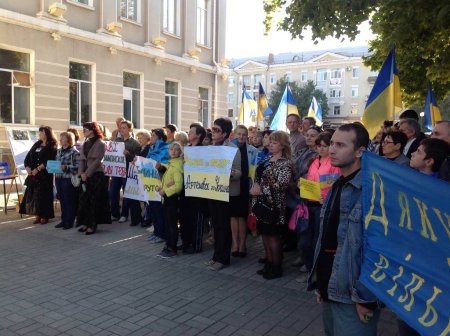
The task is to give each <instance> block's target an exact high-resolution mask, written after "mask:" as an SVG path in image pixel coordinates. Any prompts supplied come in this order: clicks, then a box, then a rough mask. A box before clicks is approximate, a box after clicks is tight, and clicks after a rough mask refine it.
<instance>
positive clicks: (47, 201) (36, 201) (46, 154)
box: [20, 126, 57, 224]
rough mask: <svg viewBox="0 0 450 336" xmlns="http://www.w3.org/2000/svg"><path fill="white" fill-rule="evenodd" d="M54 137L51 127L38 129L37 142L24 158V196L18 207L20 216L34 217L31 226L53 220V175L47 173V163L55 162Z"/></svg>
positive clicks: (55, 147) (55, 148)
mask: <svg viewBox="0 0 450 336" xmlns="http://www.w3.org/2000/svg"><path fill="white" fill-rule="evenodd" d="M56 151H57V142H56V137H55V135H54V134H53V131H52V129H51V127H49V126H41V127H39V140H38V141H37V142H36V143H35V144H34V145H33V146H32V147H31V149H30V151H29V152H28V154H27V156H26V157H25V161H24V165H25V169H26V170H27V173H28V176H27V178H26V179H25V186H26V187H27V188H26V190H25V195H24V199H23V202H22V204H21V205H20V213H21V214H29V215H35V216H36V218H35V220H34V222H33V224H47V223H48V220H49V218H54V217H55V214H54V211H53V174H49V173H48V172H47V161H48V160H55V158H56Z"/></svg>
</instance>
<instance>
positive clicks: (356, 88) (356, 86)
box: [352, 85, 359, 98]
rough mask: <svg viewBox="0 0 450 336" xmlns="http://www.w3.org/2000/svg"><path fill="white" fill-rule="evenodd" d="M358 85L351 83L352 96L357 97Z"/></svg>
mask: <svg viewBox="0 0 450 336" xmlns="http://www.w3.org/2000/svg"><path fill="white" fill-rule="evenodd" d="M358 91H359V89H358V85H352V97H354V98H356V97H358Z"/></svg>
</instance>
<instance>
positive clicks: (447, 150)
mask: <svg viewBox="0 0 450 336" xmlns="http://www.w3.org/2000/svg"><path fill="white" fill-rule="evenodd" d="M420 144H421V145H422V146H423V149H424V152H425V159H433V160H434V163H433V167H431V169H432V170H433V172H437V171H439V169H441V166H442V164H443V163H444V161H445V159H446V158H447V157H448V156H449V155H450V144H448V142H447V141H444V140H441V139H433V138H429V139H423V140H422V141H421V142H420Z"/></svg>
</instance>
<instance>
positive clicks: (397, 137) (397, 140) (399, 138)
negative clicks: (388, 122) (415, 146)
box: [384, 131, 408, 152]
mask: <svg viewBox="0 0 450 336" xmlns="http://www.w3.org/2000/svg"><path fill="white" fill-rule="evenodd" d="M386 137H390V138H391V139H392V141H393V142H394V145H396V144H400V152H403V149H404V148H405V146H406V143H407V142H408V137H407V136H406V135H405V133H403V132H400V131H390V132H387V133H386V134H385V136H384V139H386Z"/></svg>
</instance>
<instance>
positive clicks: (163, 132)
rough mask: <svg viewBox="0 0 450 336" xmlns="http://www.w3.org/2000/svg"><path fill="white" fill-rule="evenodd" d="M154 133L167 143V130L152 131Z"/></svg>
mask: <svg viewBox="0 0 450 336" xmlns="http://www.w3.org/2000/svg"><path fill="white" fill-rule="evenodd" d="M152 133H155V134H156V136H157V137H158V138H160V139H161V140H162V141H164V142H166V141H167V134H166V130H165V129H164V128H155V129H152Z"/></svg>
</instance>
